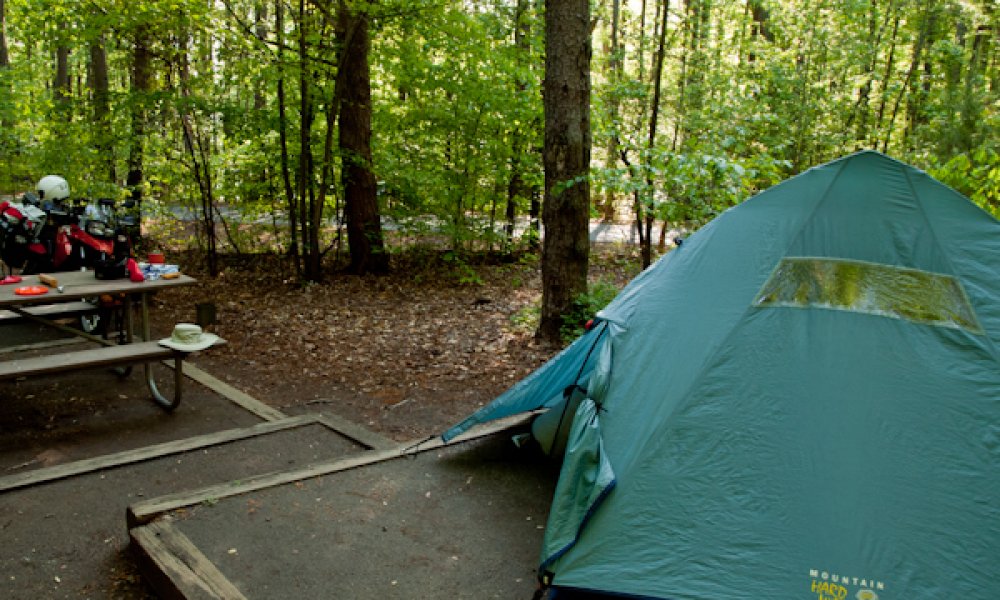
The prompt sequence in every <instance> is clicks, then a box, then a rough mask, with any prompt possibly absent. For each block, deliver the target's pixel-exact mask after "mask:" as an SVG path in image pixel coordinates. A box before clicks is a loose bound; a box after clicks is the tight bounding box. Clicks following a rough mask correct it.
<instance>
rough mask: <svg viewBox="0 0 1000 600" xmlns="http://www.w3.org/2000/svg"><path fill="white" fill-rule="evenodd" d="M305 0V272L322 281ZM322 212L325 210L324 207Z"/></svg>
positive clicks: (301, 195)
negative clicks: (315, 216)
mask: <svg viewBox="0 0 1000 600" xmlns="http://www.w3.org/2000/svg"><path fill="white" fill-rule="evenodd" d="M307 33H308V31H307V23H306V10H305V0H299V36H298V37H299V40H298V41H299V171H298V182H297V183H298V192H297V194H296V195H297V197H298V200H299V202H298V205H299V206H298V208H299V221H300V222H301V223H302V250H303V253H304V254H305V260H304V266H305V270H304V272H303V275H304V277H305V279H306V281H320V280H321V279H322V272H321V271H322V269H321V268H320V258H321V254H320V249H319V230H320V223H319V219H315V218H313V217H314V214H315V212H316V198H315V194H314V193H313V189H312V185H311V182H312V170H313V160H312V122H313V108H312V101H311V94H312V90H311V88H310V86H309V59H308V46H307V43H306V36H307ZM320 212H321V213H322V210H321V211H320Z"/></svg>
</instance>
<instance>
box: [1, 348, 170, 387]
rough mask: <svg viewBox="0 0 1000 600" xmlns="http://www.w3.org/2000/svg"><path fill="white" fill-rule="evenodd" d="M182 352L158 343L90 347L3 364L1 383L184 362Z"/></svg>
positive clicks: (9, 361) (4, 362)
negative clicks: (159, 362)
mask: <svg viewBox="0 0 1000 600" xmlns="http://www.w3.org/2000/svg"><path fill="white" fill-rule="evenodd" d="M185 356H186V353H184V352H179V351H177V350H174V349H172V348H167V347H166V346H161V345H160V344H159V343H157V342H138V343H135V344H122V345H120V346H104V347H101V348H88V349H86V350H77V351H74V352H65V353H62V354H51V355H47V356H36V357H31V358H18V359H14V360H8V361H3V362H0V380H4V379H17V378H18V377H29V376H33V375H49V374H53V373H60V372H63V371H71V370H80V369H90V368H96V367H117V366H125V365H134V364H139V363H148V362H154V361H157V360H163V359H167V358H175V359H183V358H184V357H185Z"/></svg>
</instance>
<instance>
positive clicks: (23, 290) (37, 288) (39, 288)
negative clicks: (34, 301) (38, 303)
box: [14, 285, 49, 296]
mask: <svg viewBox="0 0 1000 600" xmlns="http://www.w3.org/2000/svg"><path fill="white" fill-rule="evenodd" d="M48 291H49V288H47V287H45V286H44V285H26V286H24V287H19V288H14V293H15V294H17V295H18V296H41V295H42V294H45V293H47V292H48Z"/></svg>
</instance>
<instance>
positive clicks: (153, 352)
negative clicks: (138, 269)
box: [0, 271, 196, 411]
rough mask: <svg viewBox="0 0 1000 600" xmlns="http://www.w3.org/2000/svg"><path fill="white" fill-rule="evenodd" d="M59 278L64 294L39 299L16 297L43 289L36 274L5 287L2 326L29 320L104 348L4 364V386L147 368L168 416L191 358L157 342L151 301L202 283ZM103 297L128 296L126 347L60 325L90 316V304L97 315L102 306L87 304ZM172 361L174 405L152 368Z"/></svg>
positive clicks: (0, 300)
mask: <svg viewBox="0 0 1000 600" xmlns="http://www.w3.org/2000/svg"><path fill="white" fill-rule="evenodd" d="M55 277H57V278H58V282H59V286H60V287H61V291H59V290H57V289H50V290H49V291H48V292H47V293H45V294H42V295H38V296H19V295H17V294H15V292H14V290H15V289H16V288H18V287H20V286H22V285H23V286H37V285H41V282H40V280H39V278H38V276H36V275H26V276H24V277H23V281H22V282H21V283H20V284H16V285H5V286H0V322H2V321H3V320H5V319H8V320H12V319H27V320H30V321H33V322H37V323H40V324H42V325H44V326H46V327H51V328H56V329H59V330H61V331H63V332H66V333H69V334H71V335H74V336H78V337H82V338H84V339H87V340H90V341H92V342H95V343H98V344H100V346H98V347H96V348H95V347H88V348H85V349H81V350H72V351H69V352H59V353H56V354H46V355H43V356H32V357H27V358H22V357H15V358H13V359H9V360H0V381H3V380H11V379H20V378H23V377H29V376H37V375H50V374H57V373H64V372H70V371H78V370H82V369H91V368H100V367H125V366H130V365H138V364H141V365H143V369H144V373H145V378H146V383H147V386H148V387H149V390H150V393H151V394H152V399H153V400H154V402H156V403H157V404H158V405H159V406H160V407H162V408H163V409H164V410H167V411H172V410H173V409H174V408H176V407H177V406H178V405H179V404H180V401H181V390H182V385H181V383H182V380H183V369H182V362H183V360H184V359H185V358H186V357H187V356H188V353H187V352H183V351H179V350H174V349H172V348H168V347H166V346H162V345H160V344H159V343H157V342H156V341H153V340H151V336H150V323H149V304H148V297H149V296H150V295H152V294H153V293H155V292H156V291H158V290H161V289H164V288H168V287H174V286H179V285H193V284H194V283H196V280H195V279H194V278H192V277H189V276H186V275H181V276H180V277H177V278H175V279H158V280H154V281H143V282H139V283H135V282H132V281H129V280H128V279H116V280H98V279H96V278H95V276H94V273H93V272H91V271H73V272H67V273H56V274H55ZM102 294H124V295H125V300H126V301H125V312H126V317H127V319H126V320H127V325H126V340H125V341H126V343H124V344H116V343H115V342H114V341H109V340H105V339H103V338H100V337H98V336H95V335H91V334H89V333H86V332H83V331H79V330H76V329H73V328H70V327H67V326H65V325H62V324H60V323H57V322H56V321H55V319H56V318H57V317H59V316H66V315H67V314H74V313H76V314H79V313H80V312H83V311H86V310H87V306H85V305H84V304H88V305H89V306H90V310H95V309H96V307H94V305H93V304H92V303H89V302H87V301H85V300H84V299H86V298H94V297H99V296H101V295H102ZM136 312H137V313H138V323H136V322H135V316H134V313H136ZM137 337H138V338H139V339H138V340H137V339H136V338H137ZM168 359H172V360H173V361H174V394H173V398H172V399H169V400H168V399H167V398H165V397H164V396H163V395H162V394H161V393H160V391H159V390H158V389H157V387H156V383H155V381H154V380H153V372H152V369H151V366H152V363H155V362H158V361H161V360H168Z"/></svg>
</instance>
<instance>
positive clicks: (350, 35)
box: [337, 1, 389, 275]
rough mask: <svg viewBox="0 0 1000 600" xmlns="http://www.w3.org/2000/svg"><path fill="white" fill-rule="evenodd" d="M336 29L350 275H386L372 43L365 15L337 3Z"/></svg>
mask: <svg viewBox="0 0 1000 600" xmlns="http://www.w3.org/2000/svg"><path fill="white" fill-rule="evenodd" d="M339 16H340V23H339V27H338V33H339V39H340V43H341V52H342V53H343V58H342V60H341V61H340V67H341V69H342V73H340V74H338V78H337V80H338V83H341V82H342V83H343V85H342V87H341V88H340V92H339V94H338V95H339V97H340V99H341V107H340V138H339V139H340V152H341V160H342V161H343V164H342V167H341V173H342V175H341V177H342V178H343V183H344V213H345V220H346V221H347V245H348V248H349V250H350V255H351V257H350V258H351V264H350V271H351V272H352V273H356V274H359V275H361V274H365V273H385V272H387V271H388V270H389V255H388V254H387V253H386V250H385V244H384V241H383V239H382V222H381V216H380V213H379V206H378V197H377V194H376V192H377V185H376V181H375V173H374V172H373V171H372V149H371V136H372V99H371V74H370V71H369V67H368V52H369V47H370V39H369V33H368V15H366V14H365V13H364V12H362V11H358V10H356V9H354V8H353V7H352V6H350V5H349V4H348V3H347V2H346V1H342V2H341V5H340V12H339Z"/></svg>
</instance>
